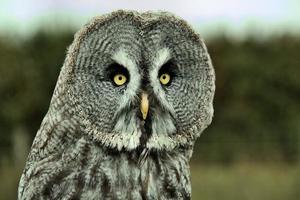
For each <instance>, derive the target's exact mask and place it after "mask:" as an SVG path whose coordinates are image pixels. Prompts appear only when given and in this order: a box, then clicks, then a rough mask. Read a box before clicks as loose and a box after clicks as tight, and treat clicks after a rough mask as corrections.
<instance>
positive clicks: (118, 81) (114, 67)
mask: <svg viewBox="0 0 300 200" xmlns="http://www.w3.org/2000/svg"><path fill="white" fill-rule="evenodd" d="M107 74H108V78H109V79H110V80H111V82H112V83H113V84H114V85H115V86H122V85H125V84H126V83H128V82H129V78H130V77H129V72H128V70H127V69H126V68H125V67H123V66H122V65H120V64H117V63H113V64H111V65H109V66H108V68H107Z"/></svg>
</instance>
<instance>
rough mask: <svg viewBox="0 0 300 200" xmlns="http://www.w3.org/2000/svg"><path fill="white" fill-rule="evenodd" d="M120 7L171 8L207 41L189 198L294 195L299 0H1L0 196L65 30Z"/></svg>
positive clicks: (298, 168)
mask: <svg viewBox="0 0 300 200" xmlns="http://www.w3.org/2000/svg"><path fill="white" fill-rule="evenodd" d="M120 8H122V9H131V10H139V11H145V10H167V11H170V12H173V13H175V14H176V15H178V16H180V17H182V18H184V19H186V20H187V21H188V22H189V23H191V24H192V26H193V27H194V28H195V29H196V30H197V31H199V33H200V34H201V35H202V37H203V38H204V39H205V40H206V43H207V46H208V50H209V52H210V54H211V57H212V61H213V63H214V66H215V70H216V75H217V82H216V84H217V88H216V95H215V101H214V105H215V116H214V119H213V123H212V125H211V126H210V127H209V128H207V129H206V130H205V131H204V133H203V134H202V135H201V137H200V139H199V140H198V142H197V144H196V146H195V151H194V154H193V158H192V160H191V173H192V183H193V186H192V187H193V199H205V200H215V199H223V200H227V199H228V200H229V199H230V200H235V199H243V200H250V199H251V200H253V199H255V200H269V199H270V200H282V199H285V200H293V199H295V200H296V199H299V198H300V162H299V161H300V81H299V78H300V1H299V0H265V1H261V0H252V1H246V0H240V1H237V0H227V1H217V0H210V1H206V2H204V1H202V2H201V1H198V2H195V1H192V0H185V1H181V0H165V1H159V0H151V1H150V0H149V1H148V0H147V1H139V0H123V1H117V0H110V1H104V0H84V1H83V0H77V1H74V0H73V1H71V0H60V1H58V0H44V1H38V0H27V1H22V0H0V177H1V180H2V181H1V183H0V199H16V194H17V185H18V181H19V178H20V174H21V172H22V170H23V167H24V163H25V159H26V156H27V154H28V151H29V148H30V145H31V143H32V140H33V138H34V136H35V134H36V131H37V130H38V128H39V125H40V123H41V120H42V118H43V116H44V115H45V113H46V112H47V109H48V106H49V102H50V99H51V96H52V92H53V90H54V87H55V83H56V80H57V77H58V74H59V71H60V68H61V66H62V64H63V61H64V57H65V52H66V48H67V47H68V45H70V43H71V42H72V40H73V35H74V33H75V32H76V31H77V30H78V29H79V28H80V27H81V26H82V25H83V24H85V23H86V22H87V21H88V20H89V19H90V18H91V17H93V16H95V15H99V14H103V13H107V12H111V11H113V10H116V9H120Z"/></svg>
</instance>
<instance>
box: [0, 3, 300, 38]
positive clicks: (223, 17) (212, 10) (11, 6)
mask: <svg viewBox="0 0 300 200" xmlns="http://www.w3.org/2000/svg"><path fill="white" fill-rule="evenodd" d="M116 9H130V10H138V11H145V10H166V11H170V12H173V13H175V14H176V15H178V16H180V17H182V18H184V19H186V20H187V21H188V22H190V23H191V24H192V25H193V26H194V27H195V28H197V29H198V30H199V32H200V33H202V34H203V35H204V36H207V37H209V36H210V35H213V34H218V32H220V31H222V30H223V31H226V32H227V33H228V34H230V35H233V36H240V35H244V34H245V33H246V34H247V33H249V32H251V33H254V34H257V35H259V34H261V35H270V34H276V33H282V32H286V31H288V32H293V33H295V34H298V33H299V34H300V0H207V1H201V0H198V1H196V0H42V1H41V0H0V34H1V33H18V34H20V35H28V34H30V33H32V32H35V31H36V30H37V29H38V28H39V27H44V28H45V27H49V26H50V27H51V28H52V29H53V28H54V29H55V28H57V27H60V28H61V27H64V26H68V27H73V28H76V29H78V28H79V27H80V26H82V25H83V24H85V23H86V22H87V21H88V20H89V19H90V18H91V17H93V16H95V15H99V14H103V13H107V12H111V11H113V10H116Z"/></svg>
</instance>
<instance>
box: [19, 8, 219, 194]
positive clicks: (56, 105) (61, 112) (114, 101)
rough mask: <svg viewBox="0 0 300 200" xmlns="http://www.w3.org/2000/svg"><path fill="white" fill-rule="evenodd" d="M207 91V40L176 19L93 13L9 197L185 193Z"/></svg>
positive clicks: (206, 116) (207, 117)
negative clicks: (18, 180) (15, 189)
mask: <svg viewBox="0 0 300 200" xmlns="http://www.w3.org/2000/svg"><path fill="white" fill-rule="evenodd" d="M214 91H215V74H214V69H213V66H212V63H211V59H210V56H209V54H208V51H207V48H206V46H205V44H204V42H203V40H202V39H201V37H200V36H199V35H198V34H197V33H196V32H195V31H194V30H193V29H192V28H191V26H189V25H188V24H187V22H185V21H184V20H183V19H180V18H178V17H176V16H174V15H173V14H171V13H167V12H143V13H140V12H136V11H123V10H119V11H115V12H112V13H110V14H106V15H103V16H100V17H95V18H94V19H92V20H91V21H90V22H89V23H88V24H86V25H85V26H84V27H83V28H82V29H81V30H79V31H78V32H77V33H76V34H75V37H74V41H73V43H72V44H71V45H70V47H69V48H68V52H67V55H66V59H65V62H64V64H63V67H62V69H61V72H60V75H59V77H58V81H57V84H56V88H55V90H54V93H53V97H52V99H51V102H50V106H49V110H48V112H47V114H46V116H45V117H44V119H43V121H42V123H41V126H40V128H39V130H38V132H37V134H36V137H35V139H34V141H33V144H32V147H31V151H30V154H29V156H28V158H27V162H26V166H25V169H24V171H23V174H22V177H21V180H20V183H19V188H18V198H19V199H134V200H135V199H137V200H138V199H190V198H191V180H190V169H189V160H190V158H191V156H192V151H193V146H194V143H195V141H196V139H197V138H198V137H199V136H200V134H201V132H202V131H203V130H204V129H205V128H206V127H207V126H208V125H209V124H210V123H211V120H212V116H213V96H214Z"/></svg>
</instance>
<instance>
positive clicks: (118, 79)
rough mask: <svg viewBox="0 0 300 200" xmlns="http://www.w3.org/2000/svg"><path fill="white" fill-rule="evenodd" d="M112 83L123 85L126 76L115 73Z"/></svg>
mask: <svg viewBox="0 0 300 200" xmlns="http://www.w3.org/2000/svg"><path fill="white" fill-rule="evenodd" d="M113 80H114V83H115V84H116V85H117V86H121V85H124V84H125V83H126V81H127V78H126V76H125V75H123V74H116V75H115V76H114V79H113Z"/></svg>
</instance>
